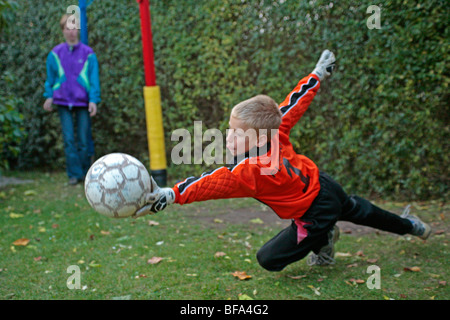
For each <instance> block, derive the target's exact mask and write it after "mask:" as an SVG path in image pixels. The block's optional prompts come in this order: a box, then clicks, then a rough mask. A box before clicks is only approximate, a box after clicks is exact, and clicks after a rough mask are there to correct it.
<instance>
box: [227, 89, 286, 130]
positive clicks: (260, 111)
mask: <svg viewBox="0 0 450 320" xmlns="http://www.w3.org/2000/svg"><path fill="white" fill-rule="evenodd" d="M231 115H232V116H233V117H235V118H237V119H239V120H241V121H243V122H244V123H245V124H246V125H247V126H248V127H249V128H252V129H255V130H256V131H258V130H260V129H267V130H269V131H270V130H271V129H278V128H279V127H280V124H281V111H280V109H279V108H278V104H277V103H276V102H275V101H274V100H273V99H272V98H271V97H269V96H266V95H262V94H260V95H257V96H255V97H253V98H250V99H248V100H244V101H242V102H240V103H238V104H237V105H236V106H234V108H233V109H232V110H231Z"/></svg>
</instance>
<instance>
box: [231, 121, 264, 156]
mask: <svg viewBox="0 0 450 320" xmlns="http://www.w3.org/2000/svg"><path fill="white" fill-rule="evenodd" d="M229 125H230V129H229V130H227V131H228V133H227V140H226V142H227V149H228V150H229V151H230V152H231V154H232V155H233V156H238V155H241V154H243V153H246V152H247V151H249V150H250V149H252V148H253V147H255V146H257V145H258V135H257V133H256V130H255V129H251V128H249V127H248V126H247V125H246V124H245V123H244V122H243V121H242V120H239V119H237V118H235V117H234V116H233V115H231V116H230V122H229Z"/></svg>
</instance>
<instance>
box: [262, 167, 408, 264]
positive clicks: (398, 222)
mask: <svg viewBox="0 0 450 320" xmlns="http://www.w3.org/2000/svg"><path fill="white" fill-rule="evenodd" d="M319 181H320V192H319V194H318V196H317V197H316V199H315V200H314V202H313V203H312V205H311V207H310V208H309V209H308V211H307V212H306V213H305V214H304V215H303V216H302V217H301V218H300V222H301V224H302V226H303V227H304V229H305V230H306V237H305V238H303V239H302V240H301V241H300V242H298V238H297V236H298V233H297V231H298V221H297V223H296V222H295V221H294V220H293V221H292V224H291V225H290V226H289V227H287V228H285V229H283V230H282V231H281V232H280V233H278V234H277V235H276V236H275V237H273V238H272V239H271V240H269V241H268V242H267V243H266V244H264V245H263V246H262V247H261V249H260V250H259V251H258V253H257V259H258V262H259V264H260V265H261V266H262V267H263V268H265V269H267V270H269V271H281V270H282V269H283V268H284V267H286V266H287V265H288V264H290V263H293V262H295V261H298V260H300V259H302V258H304V257H306V255H307V254H308V253H309V252H311V251H313V252H315V253H318V252H319V250H320V248H322V247H323V246H324V245H326V244H327V241H328V240H327V239H328V238H327V233H328V232H329V231H330V230H331V229H332V228H333V226H334V225H335V223H336V222H337V221H338V220H343V221H350V222H353V223H356V224H360V225H365V226H369V227H373V228H377V229H380V230H383V231H389V232H393V233H396V234H400V235H403V234H406V233H408V232H410V231H411V229H412V225H411V223H410V222H409V220H407V219H403V218H401V217H400V216H398V215H396V214H394V213H391V212H388V211H386V210H383V209H381V208H379V207H377V206H375V205H373V204H372V203H370V202H369V201H367V200H365V199H363V198H360V197H358V196H348V195H347V194H346V193H345V192H344V190H343V189H342V187H341V186H340V185H339V184H338V183H336V182H335V181H334V180H333V179H332V178H331V177H330V176H328V175H327V174H326V173H320V177H319Z"/></svg>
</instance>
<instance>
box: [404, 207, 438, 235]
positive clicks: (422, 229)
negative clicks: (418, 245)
mask: <svg viewBox="0 0 450 320" xmlns="http://www.w3.org/2000/svg"><path fill="white" fill-rule="evenodd" d="M410 211H411V205H410V204H409V205H407V206H406V208H405V209H404V210H403V213H402V215H401V217H402V218H404V219H408V220H409V221H410V222H411V224H412V226H413V228H412V230H411V232H409V233H410V234H412V235H414V236H417V237H419V238H421V239H423V240H426V239H427V238H428V237H429V236H430V234H431V227H430V225H429V224H428V223H425V222H423V221H422V220H420V219H419V218H418V217H416V216H414V215H412V214H410Z"/></svg>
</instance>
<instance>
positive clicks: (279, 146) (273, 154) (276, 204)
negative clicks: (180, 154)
mask: <svg viewBox="0 0 450 320" xmlns="http://www.w3.org/2000/svg"><path fill="white" fill-rule="evenodd" d="M319 87H320V82H319V78H318V77H317V76H316V75H314V74H310V75H309V76H307V77H305V78H303V79H302V80H300V81H299V83H298V84H297V86H296V87H295V88H294V89H293V90H292V91H291V92H290V93H289V95H288V96H287V97H286V99H285V100H284V101H283V102H282V103H281V104H280V105H279V108H280V111H281V113H282V123H281V125H280V128H279V134H278V135H277V136H276V137H275V138H273V139H272V141H271V143H270V147H267V148H260V149H259V150H257V151H261V150H264V152H263V154H260V152H248V153H247V154H246V155H245V157H243V158H242V159H240V161H239V162H238V163H234V164H233V165H231V166H223V167H220V168H217V169H215V170H213V171H211V172H208V173H203V174H202V175H201V176H200V177H189V178H187V179H185V180H184V181H182V182H180V183H177V184H176V185H175V186H174V188H173V190H174V191H175V195H176V196H175V202H176V203H179V204H185V203H191V202H194V201H205V200H211V199H227V198H245V197H251V198H255V199H257V200H259V201H261V202H263V203H265V204H266V205H268V206H269V207H271V208H272V210H273V211H274V212H275V213H276V214H277V215H278V216H279V217H280V218H283V219H297V218H300V217H301V216H302V215H303V214H304V213H305V212H306V210H308V208H309V207H310V206H311V203H312V202H313V200H314V199H315V198H316V196H317V195H318V193H319V190H320V184H319V169H318V168H317V166H316V165H315V164H314V162H313V161H311V160H310V159H308V158H307V157H305V156H303V155H300V154H297V153H296V152H295V151H294V148H293V146H292V144H291V142H290V141H289V134H290V131H291V129H292V127H293V126H294V125H295V124H296V123H297V122H298V120H299V119H300V118H301V117H302V115H303V114H304V113H305V111H306V110H307V109H308V106H309V105H310V103H311V101H312V100H313V98H314V96H315V95H316V93H317V91H318V90H319ZM252 155H253V156H252Z"/></svg>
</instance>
